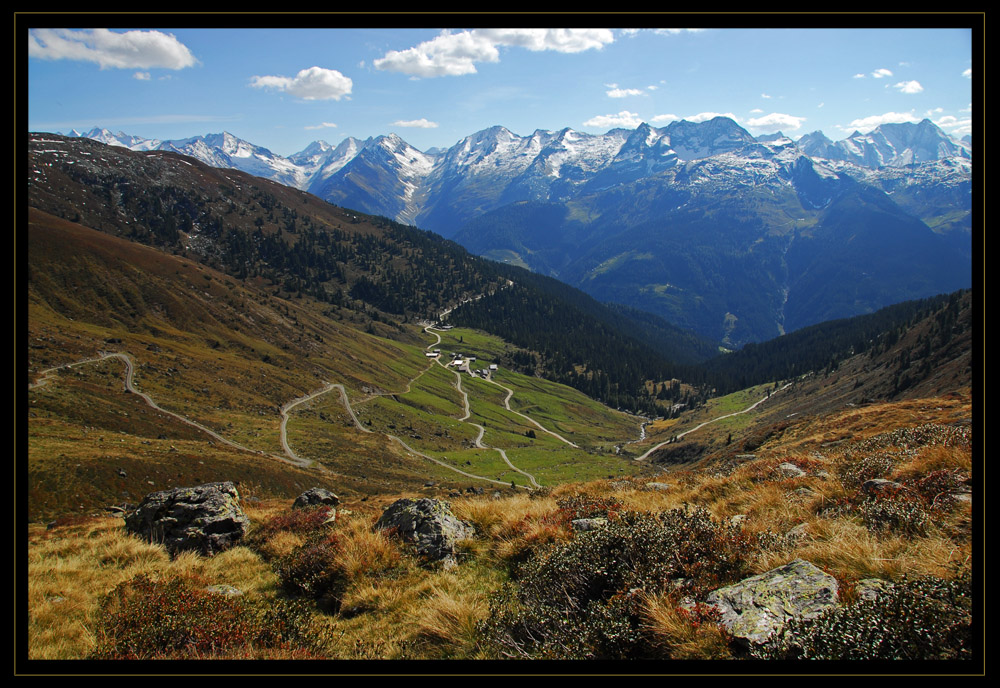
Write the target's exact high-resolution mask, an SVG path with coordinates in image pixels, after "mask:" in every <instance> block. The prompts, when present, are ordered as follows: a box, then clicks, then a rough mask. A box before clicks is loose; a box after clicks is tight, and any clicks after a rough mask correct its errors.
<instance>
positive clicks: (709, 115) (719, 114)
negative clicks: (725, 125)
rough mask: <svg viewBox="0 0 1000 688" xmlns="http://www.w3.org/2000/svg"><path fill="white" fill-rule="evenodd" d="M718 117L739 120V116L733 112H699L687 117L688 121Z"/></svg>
mask: <svg viewBox="0 0 1000 688" xmlns="http://www.w3.org/2000/svg"><path fill="white" fill-rule="evenodd" d="M716 117H728V118H729V119H731V120H733V121H734V122H739V121H740V120H739V118H738V117H737V116H736V115H734V114H733V113H731V112H699V113H698V114H697V115H690V116H688V117H685V118H684V119H686V120H687V121H688V122H707V121H708V120H710V119H715V118H716Z"/></svg>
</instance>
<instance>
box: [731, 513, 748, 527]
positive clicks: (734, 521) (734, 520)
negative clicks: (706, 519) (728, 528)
mask: <svg viewBox="0 0 1000 688" xmlns="http://www.w3.org/2000/svg"><path fill="white" fill-rule="evenodd" d="M746 520H747V515H746V514H736V515H735V516H733V517H731V518H730V519H729V525H733V526H741V525H743V524H744V523H745V522H746Z"/></svg>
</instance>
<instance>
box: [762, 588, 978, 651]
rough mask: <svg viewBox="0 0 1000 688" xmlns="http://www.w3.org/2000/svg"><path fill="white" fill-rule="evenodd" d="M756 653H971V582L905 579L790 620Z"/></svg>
mask: <svg viewBox="0 0 1000 688" xmlns="http://www.w3.org/2000/svg"><path fill="white" fill-rule="evenodd" d="M751 654H752V656H753V657H754V658H756V659H832V660H889V659H902V660H933V659H946V660H961V659H972V658H973V641H972V584H971V577H970V575H969V574H968V573H965V574H963V575H961V576H959V577H958V578H956V579H954V580H942V579H939V578H920V579H903V580H902V581H900V582H898V583H895V584H894V585H892V586H890V587H889V588H888V590H886V591H883V592H881V593H879V595H878V596H877V597H875V598H874V599H861V600H859V601H858V602H856V603H855V604H853V605H850V606H848V607H839V608H835V609H833V610H831V611H829V612H827V613H826V614H824V615H823V616H820V617H817V618H815V619H809V620H801V619H800V620H796V621H792V622H790V623H789V624H788V625H787V626H786V627H785V630H784V632H783V634H782V636H781V638H780V639H779V640H778V641H777V642H776V643H774V644H772V645H769V646H767V647H761V648H755V649H752V650H751Z"/></svg>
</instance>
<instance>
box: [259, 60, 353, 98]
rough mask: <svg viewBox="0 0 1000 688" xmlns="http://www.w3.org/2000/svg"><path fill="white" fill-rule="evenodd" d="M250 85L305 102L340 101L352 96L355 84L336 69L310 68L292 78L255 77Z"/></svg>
mask: <svg viewBox="0 0 1000 688" xmlns="http://www.w3.org/2000/svg"><path fill="white" fill-rule="evenodd" d="M250 85H251V86H253V87H254V88H273V89H275V90H276V91H283V92H285V93H288V94H290V95H293V96H295V97H296V98H301V99H303V100H340V99H341V98H343V97H344V96H347V95H350V93H351V88H353V86H354V82H352V81H351V80H350V79H349V78H348V77H346V76H344V75H343V74H341V73H340V72H338V71H337V70H336V69H323V68H322V67H310V68H309V69H303V70H302V71H300V72H299V73H298V74H296V75H295V76H294V77H292V78H289V77H287V76H255V77H253V78H252V79H251V80H250Z"/></svg>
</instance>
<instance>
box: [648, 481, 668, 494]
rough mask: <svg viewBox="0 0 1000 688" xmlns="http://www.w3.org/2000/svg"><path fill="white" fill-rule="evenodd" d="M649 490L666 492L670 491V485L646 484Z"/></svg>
mask: <svg viewBox="0 0 1000 688" xmlns="http://www.w3.org/2000/svg"><path fill="white" fill-rule="evenodd" d="M646 489H647V490H656V491H658V492H665V491H667V490H669V489H670V484H669V483H646Z"/></svg>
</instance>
